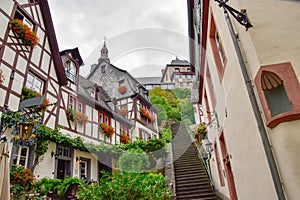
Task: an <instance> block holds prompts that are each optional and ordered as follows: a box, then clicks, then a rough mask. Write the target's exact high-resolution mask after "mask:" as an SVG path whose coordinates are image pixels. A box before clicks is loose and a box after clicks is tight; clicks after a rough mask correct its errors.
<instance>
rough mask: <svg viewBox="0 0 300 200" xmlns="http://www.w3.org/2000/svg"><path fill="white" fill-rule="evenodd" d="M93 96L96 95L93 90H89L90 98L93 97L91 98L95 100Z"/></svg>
mask: <svg viewBox="0 0 300 200" xmlns="http://www.w3.org/2000/svg"><path fill="white" fill-rule="evenodd" d="M95 94H96V93H95V90H93V89H90V96H91V97H93V98H95V96H96V95H95Z"/></svg>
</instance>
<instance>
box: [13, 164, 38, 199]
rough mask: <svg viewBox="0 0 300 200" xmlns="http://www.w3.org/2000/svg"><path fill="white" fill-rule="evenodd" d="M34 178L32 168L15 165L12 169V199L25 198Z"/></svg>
mask: <svg viewBox="0 0 300 200" xmlns="http://www.w3.org/2000/svg"><path fill="white" fill-rule="evenodd" d="M33 180H34V177H33V174H32V172H31V170H30V169H28V168H25V167H23V166H21V165H18V166H13V167H12V168H11V170H10V183H11V193H12V199H25V195H26V192H27V190H28V189H29V187H30V186H31V184H32V182H33Z"/></svg>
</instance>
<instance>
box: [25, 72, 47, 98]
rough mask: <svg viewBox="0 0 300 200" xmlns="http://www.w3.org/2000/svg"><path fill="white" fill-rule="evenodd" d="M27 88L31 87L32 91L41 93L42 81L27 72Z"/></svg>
mask: <svg viewBox="0 0 300 200" xmlns="http://www.w3.org/2000/svg"><path fill="white" fill-rule="evenodd" d="M25 85H26V87H27V88H30V89H33V90H34V91H36V92H38V93H40V94H42V93H43V86H44V82H43V81H42V80H41V79H40V78H39V77H37V76H35V75H34V74H32V73H30V72H29V73H28V75H27V79H26V83H25Z"/></svg>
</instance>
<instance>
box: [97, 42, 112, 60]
mask: <svg viewBox="0 0 300 200" xmlns="http://www.w3.org/2000/svg"><path fill="white" fill-rule="evenodd" d="M102 60H105V61H107V62H110V60H109V57H108V49H107V48H106V37H104V42H103V47H102V49H101V56H100V58H99V59H98V63H100V62H101V61H102Z"/></svg>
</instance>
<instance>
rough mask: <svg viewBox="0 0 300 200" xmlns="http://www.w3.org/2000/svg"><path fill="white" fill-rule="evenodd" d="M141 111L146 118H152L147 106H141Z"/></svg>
mask: <svg viewBox="0 0 300 200" xmlns="http://www.w3.org/2000/svg"><path fill="white" fill-rule="evenodd" d="M140 113H141V115H142V116H144V117H146V118H150V113H149V112H148V111H147V110H146V109H145V108H141V109H140Z"/></svg>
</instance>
